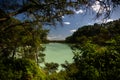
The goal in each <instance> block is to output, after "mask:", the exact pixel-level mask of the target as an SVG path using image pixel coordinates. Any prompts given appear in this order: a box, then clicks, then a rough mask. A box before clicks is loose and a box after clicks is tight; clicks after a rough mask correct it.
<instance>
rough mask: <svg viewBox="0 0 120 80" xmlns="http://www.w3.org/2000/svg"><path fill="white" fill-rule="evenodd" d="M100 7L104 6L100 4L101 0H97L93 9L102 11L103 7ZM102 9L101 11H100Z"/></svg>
mask: <svg viewBox="0 0 120 80" xmlns="http://www.w3.org/2000/svg"><path fill="white" fill-rule="evenodd" d="M100 8H102V7H101V6H100V2H99V1H96V2H95V3H94V4H93V5H92V9H93V11H95V12H102V9H101V10H100ZM99 10H100V11H99Z"/></svg>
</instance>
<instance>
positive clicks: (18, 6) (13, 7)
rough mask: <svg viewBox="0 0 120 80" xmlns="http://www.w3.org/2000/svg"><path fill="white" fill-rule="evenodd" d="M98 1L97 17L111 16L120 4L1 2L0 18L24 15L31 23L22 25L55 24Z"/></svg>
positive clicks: (43, 0) (47, 0) (42, 0)
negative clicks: (64, 16) (113, 9)
mask: <svg viewBox="0 0 120 80" xmlns="http://www.w3.org/2000/svg"><path fill="white" fill-rule="evenodd" d="M96 1H97V2H99V3H100V6H101V7H100V8H99V11H98V13H97V16H98V17H99V16H100V15H101V11H102V12H104V11H106V15H105V18H107V17H108V16H109V15H110V12H111V9H112V8H114V7H118V5H119V4H120V1H119V0H102V1H101V0H76V1H74V0H21V1H20V0H0V12H1V14H3V13H5V15H4V16H2V17H0V22H1V21H6V20H7V19H9V18H10V17H13V16H17V15H20V14H24V15H25V19H29V22H27V23H24V22H23V23H22V24H28V23H33V22H40V23H46V22H47V23H52V24H55V22H56V21H61V20H62V16H63V15H66V14H72V13H73V8H75V9H79V8H80V7H82V6H84V7H86V8H87V9H88V8H89V7H91V6H92V5H93V4H94V3H96Z"/></svg>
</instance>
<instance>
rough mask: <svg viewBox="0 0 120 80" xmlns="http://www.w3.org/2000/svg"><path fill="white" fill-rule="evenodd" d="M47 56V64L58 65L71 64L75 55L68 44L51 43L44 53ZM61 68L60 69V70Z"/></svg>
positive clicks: (47, 45)
mask: <svg viewBox="0 0 120 80" xmlns="http://www.w3.org/2000/svg"><path fill="white" fill-rule="evenodd" d="M44 53H45V54H46V56H45V62H48V63H49V62H54V63H58V64H63V63H65V61H68V62H69V63H71V62H72V61H73V59H72V58H73V53H72V50H71V49H70V47H69V46H68V45H67V44H63V43H49V44H46V49H45V51H44ZM60 68H61V67H59V69H60Z"/></svg>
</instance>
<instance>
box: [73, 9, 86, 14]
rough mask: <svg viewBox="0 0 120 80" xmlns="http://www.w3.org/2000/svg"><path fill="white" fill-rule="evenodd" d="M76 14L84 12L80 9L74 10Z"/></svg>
mask: <svg viewBox="0 0 120 80" xmlns="http://www.w3.org/2000/svg"><path fill="white" fill-rule="evenodd" d="M74 12H75V13H76V14H82V13H83V12H84V11H83V10H82V9H80V10H77V11H76V10H74Z"/></svg>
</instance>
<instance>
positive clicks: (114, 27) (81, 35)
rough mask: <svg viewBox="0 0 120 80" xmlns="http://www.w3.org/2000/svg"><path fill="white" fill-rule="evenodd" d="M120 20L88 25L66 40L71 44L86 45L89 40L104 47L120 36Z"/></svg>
mask: <svg viewBox="0 0 120 80" xmlns="http://www.w3.org/2000/svg"><path fill="white" fill-rule="evenodd" d="M119 31H120V20H116V21H113V22H109V23H106V24H105V23H102V24H97V23H95V24H94V25H87V26H83V27H81V28H79V29H78V30H77V31H76V32H74V33H73V34H72V36H69V37H67V38H66V42H69V43H80V44H82V43H85V42H87V41H89V40H91V41H92V43H94V44H99V45H104V44H107V43H110V40H111V39H113V38H115V37H117V36H118V35H119V34H120V32H119Z"/></svg>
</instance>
